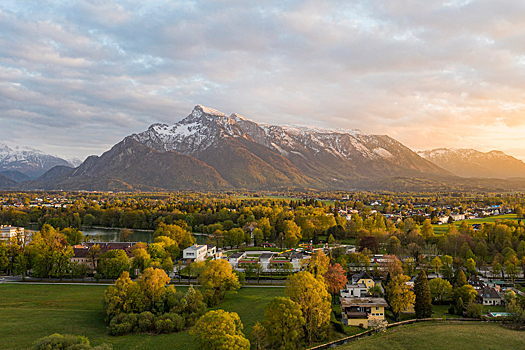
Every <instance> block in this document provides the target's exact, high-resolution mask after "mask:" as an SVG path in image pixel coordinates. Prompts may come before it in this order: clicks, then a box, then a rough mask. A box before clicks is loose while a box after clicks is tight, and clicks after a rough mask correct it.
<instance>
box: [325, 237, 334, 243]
mask: <svg viewBox="0 0 525 350" xmlns="http://www.w3.org/2000/svg"><path fill="white" fill-rule="evenodd" d="M327 242H328V244H334V243H335V238H334V235H330V237H328V241H327Z"/></svg>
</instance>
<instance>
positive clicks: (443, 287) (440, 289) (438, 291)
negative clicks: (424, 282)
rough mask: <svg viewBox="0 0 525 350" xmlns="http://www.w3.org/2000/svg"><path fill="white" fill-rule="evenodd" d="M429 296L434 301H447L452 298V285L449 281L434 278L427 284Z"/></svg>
mask: <svg viewBox="0 0 525 350" xmlns="http://www.w3.org/2000/svg"><path fill="white" fill-rule="evenodd" d="M428 286H429V288H430V295H431V296H432V299H434V300H435V301H437V302H439V303H440V304H441V302H443V301H445V300H449V299H450V297H451V296H452V285H451V284H450V282H449V281H447V280H444V279H442V278H434V279H432V280H430V281H429V282H428Z"/></svg>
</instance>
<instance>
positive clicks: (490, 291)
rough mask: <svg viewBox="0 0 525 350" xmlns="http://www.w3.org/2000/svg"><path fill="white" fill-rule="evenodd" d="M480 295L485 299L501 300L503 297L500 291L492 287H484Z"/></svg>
mask: <svg viewBox="0 0 525 350" xmlns="http://www.w3.org/2000/svg"><path fill="white" fill-rule="evenodd" d="M478 294H479V296H480V297H482V298H484V299H501V295H500V294H499V293H498V291H497V290H495V289H494V288H491V287H483V289H481V290H480V291H479V292H478Z"/></svg>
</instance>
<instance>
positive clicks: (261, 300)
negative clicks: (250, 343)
mask: <svg viewBox="0 0 525 350" xmlns="http://www.w3.org/2000/svg"><path fill="white" fill-rule="evenodd" d="M106 288H107V287H106V286H91V285H89V286H82V285H29V284H25V285H24V284H0V320H2V322H1V324H2V326H1V327H0V349H28V348H30V347H31V344H32V343H33V342H34V341H35V340H36V339H38V338H41V337H43V336H46V335H49V334H52V333H62V334H66V333H68V334H75V335H85V336H87V337H88V338H89V339H90V340H91V343H92V344H94V345H98V344H100V343H109V344H113V348H114V349H115V350H119V349H165V348H166V349H167V348H170V349H180V350H194V349H197V346H196V344H194V343H193V339H192V337H191V336H190V335H189V334H188V332H182V333H174V334H166V335H128V336H122V337H111V336H109V335H107V334H106V325H105V323H104V315H103V312H102V297H103V294H104V290H105V289H106ZM177 290H180V291H186V290H187V288H186V287H177ZM283 293H284V289H282V288H264V287H263V288H243V289H241V290H240V291H239V292H238V293H237V294H231V295H228V296H227V298H226V301H224V302H223V303H222V304H220V305H219V307H218V308H221V309H224V310H227V311H235V312H237V313H238V314H239V316H240V317H241V320H242V323H243V325H244V333H245V334H246V335H247V336H248V338H250V332H251V329H252V327H253V325H254V324H255V323H256V322H257V321H259V320H262V319H263V315H264V307H265V306H266V305H267V304H268V303H269V302H270V300H271V299H272V298H274V297H277V296H282V295H283Z"/></svg>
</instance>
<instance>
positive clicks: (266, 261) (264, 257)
mask: <svg viewBox="0 0 525 350" xmlns="http://www.w3.org/2000/svg"><path fill="white" fill-rule="evenodd" d="M273 254H274V253H271V252H270V253H262V254H261V255H259V263H260V264H261V266H262V268H263V270H265V271H266V270H268V269H269V267H270V261H271V260H272V257H273Z"/></svg>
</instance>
